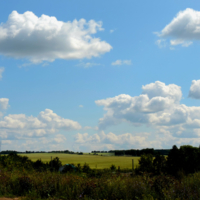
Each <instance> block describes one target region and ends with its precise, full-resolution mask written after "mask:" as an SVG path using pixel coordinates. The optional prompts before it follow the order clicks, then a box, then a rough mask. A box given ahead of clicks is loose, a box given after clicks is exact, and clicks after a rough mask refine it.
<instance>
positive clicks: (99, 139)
mask: <svg viewBox="0 0 200 200" xmlns="http://www.w3.org/2000/svg"><path fill="white" fill-rule="evenodd" d="M148 137H149V134H148V133H138V134H131V133H124V134H120V135H116V134H114V133H112V132H109V133H108V134H105V133H104V131H101V132H100V133H96V134H93V135H89V134H88V133H84V134H80V133H78V134H76V136H75V138H74V140H75V146H76V147H77V146H79V149H81V148H82V147H85V148H87V150H88V151H91V150H112V149H131V148H135V149H141V148H147V147H157V148H161V145H160V142H159V141H150V140H149V139H148Z"/></svg>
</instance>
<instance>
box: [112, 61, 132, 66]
mask: <svg viewBox="0 0 200 200" xmlns="http://www.w3.org/2000/svg"><path fill="white" fill-rule="evenodd" d="M131 64H132V62H131V60H116V61H115V62H112V63H111V65H131Z"/></svg>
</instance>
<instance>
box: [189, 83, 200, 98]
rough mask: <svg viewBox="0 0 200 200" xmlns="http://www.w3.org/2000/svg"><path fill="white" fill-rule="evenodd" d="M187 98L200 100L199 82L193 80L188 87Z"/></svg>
mask: <svg viewBox="0 0 200 200" xmlns="http://www.w3.org/2000/svg"><path fill="white" fill-rule="evenodd" d="M189 97H190V98H193V99H200V80H193V81H192V84H191V86H190V91H189Z"/></svg>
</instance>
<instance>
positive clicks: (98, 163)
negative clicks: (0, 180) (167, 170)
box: [20, 153, 140, 169]
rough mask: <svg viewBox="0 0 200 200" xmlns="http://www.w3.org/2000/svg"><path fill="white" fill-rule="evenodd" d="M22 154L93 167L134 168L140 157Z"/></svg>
mask: <svg viewBox="0 0 200 200" xmlns="http://www.w3.org/2000/svg"><path fill="white" fill-rule="evenodd" d="M20 155H22V156H28V157H29V158H30V159H31V160H32V161H36V160H38V159H41V160H42V161H44V162H47V161H50V160H51V156H52V159H53V158H55V157H58V158H59V159H60V160H61V162H62V164H67V163H74V164H77V163H80V164H84V163H87V164H89V165H90V167H91V168H93V169H94V168H97V169H104V168H109V167H110V166H111V165H112V164H114V165H116V167H118V166H120V168H121V169H125V168H129V169H131V168H132V159H134V167H136V166H137V165H138V159H139V158H140V157H126V156H100V155H89V154H84V155H74V154H63V153H33V154H20Z"/></svg>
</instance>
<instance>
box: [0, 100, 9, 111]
mask: <svg viewBox="0 0 200 200" xmlns="http://www.w3.org/2000/svg"><path fill="white" fill-rule="evenodd" d="M8 103H9V99H8V98H0V110H6V109H8V107H9V104H8Z"/></svg>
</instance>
